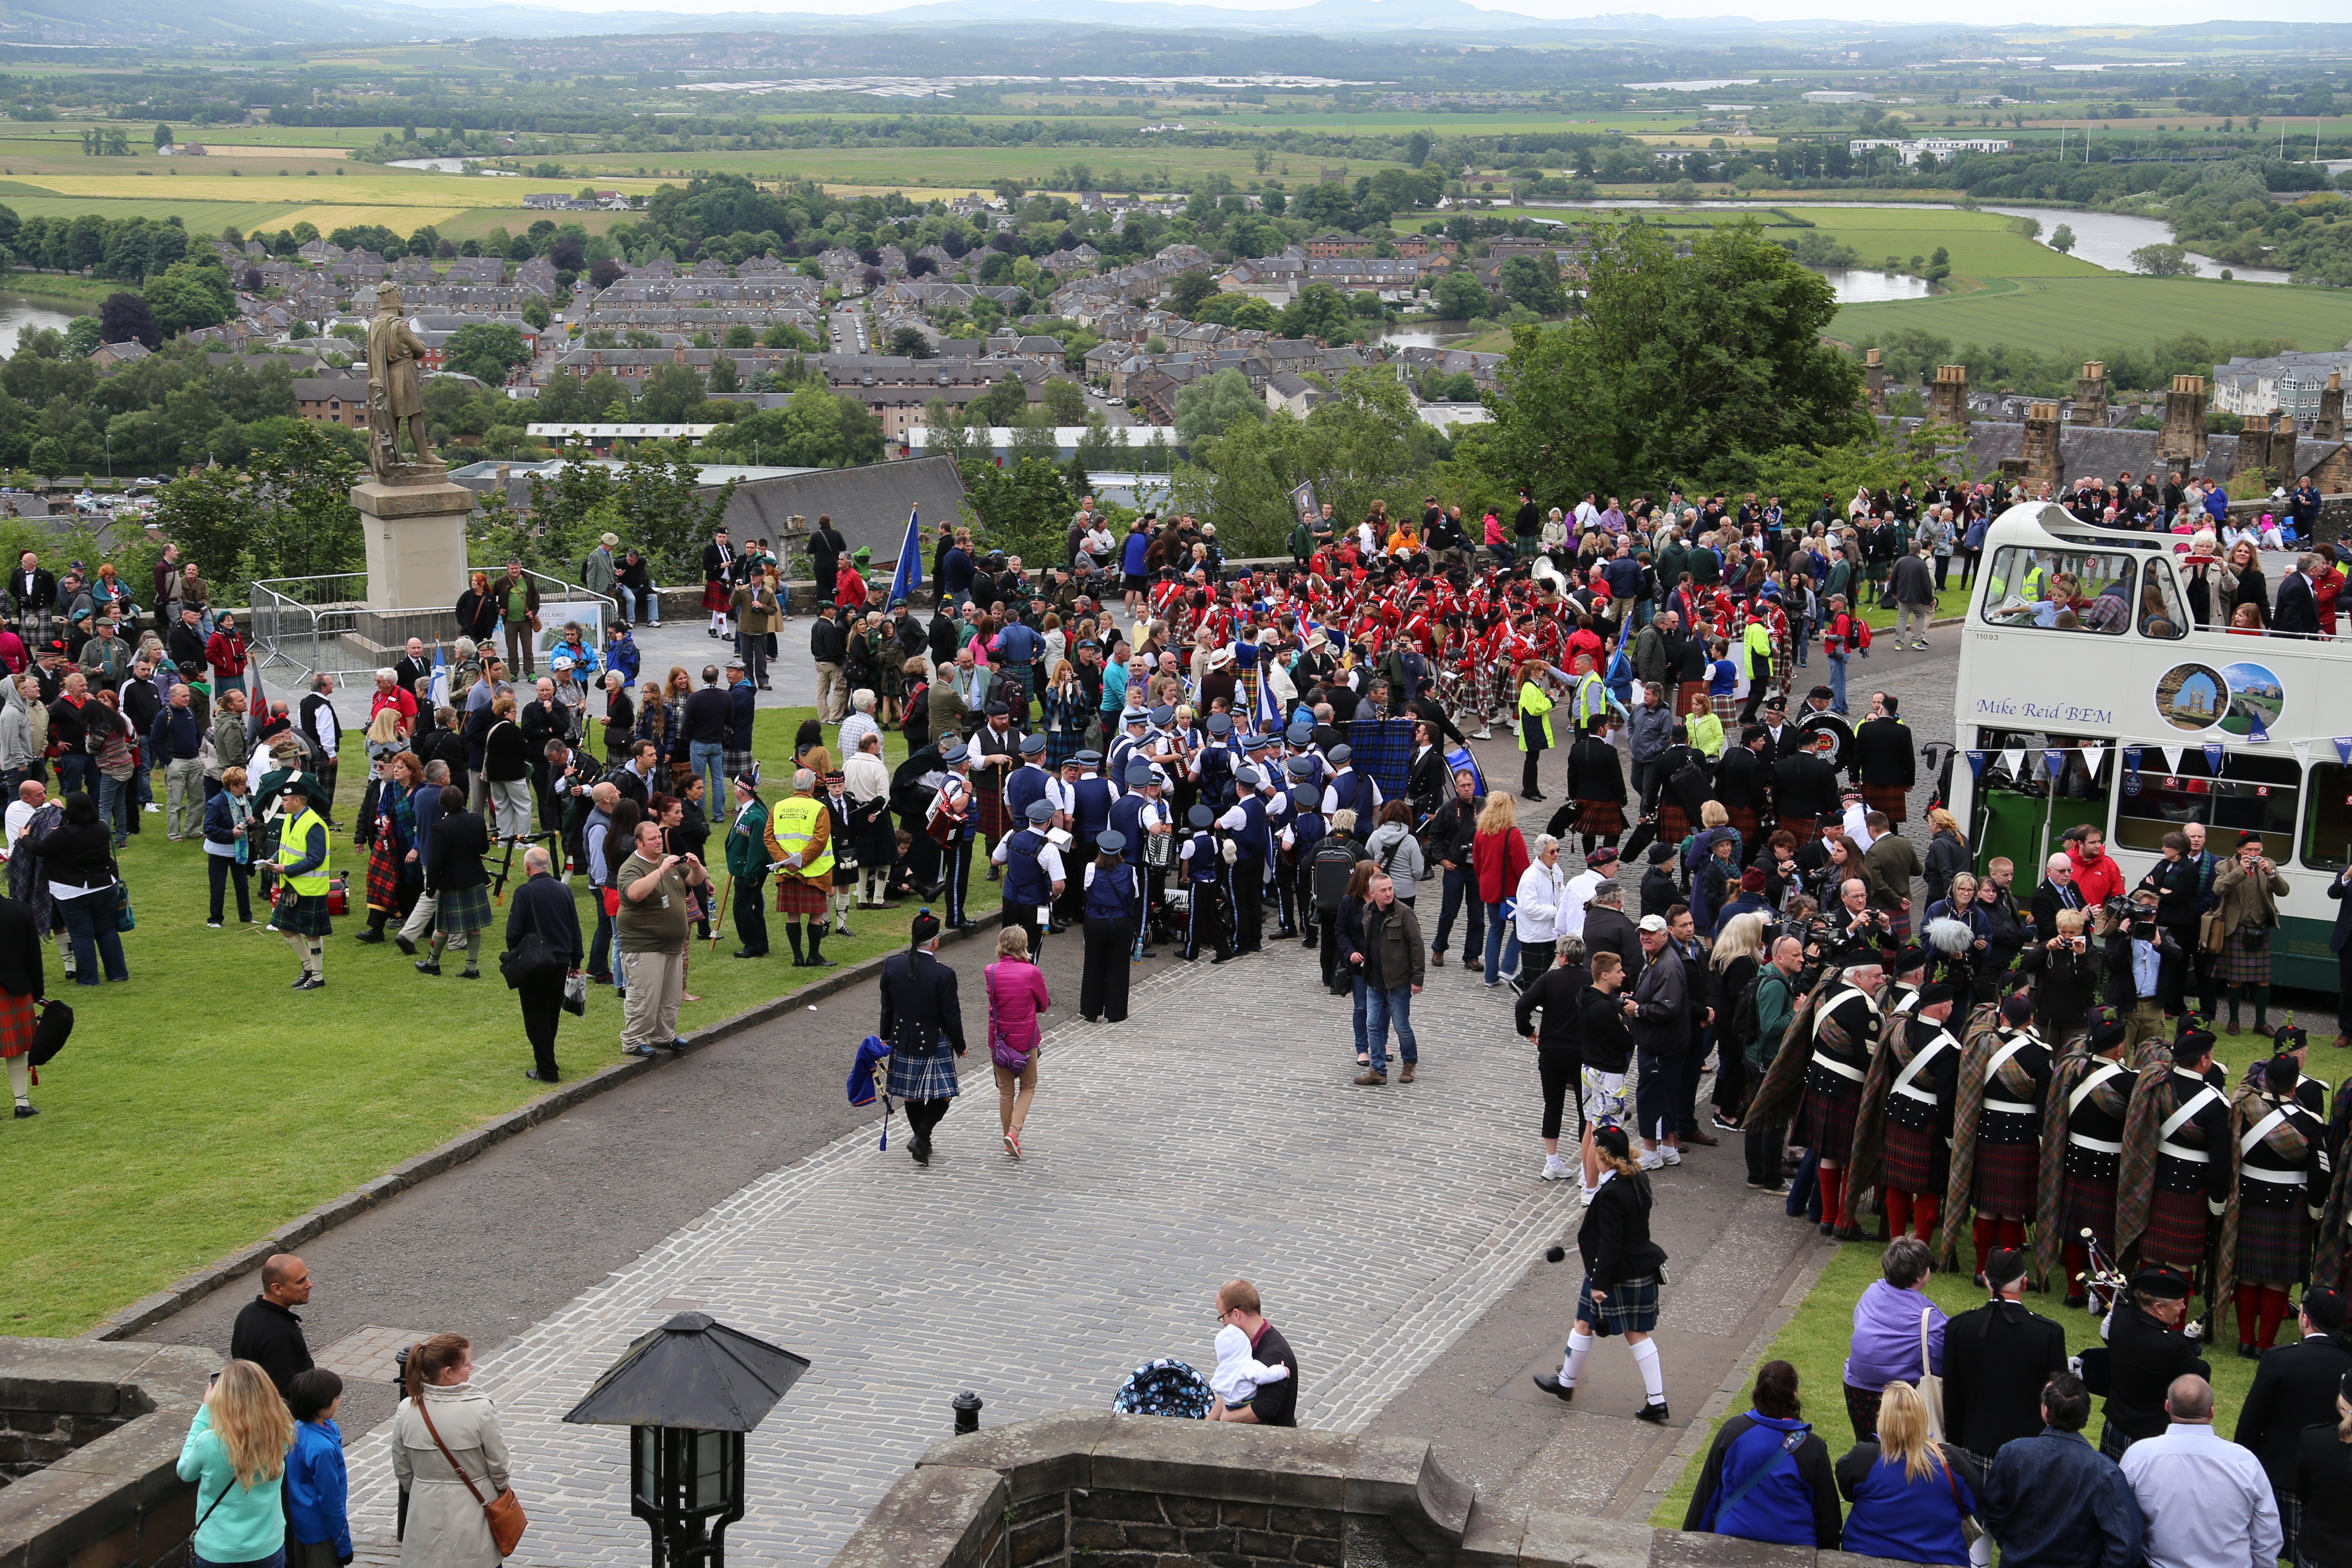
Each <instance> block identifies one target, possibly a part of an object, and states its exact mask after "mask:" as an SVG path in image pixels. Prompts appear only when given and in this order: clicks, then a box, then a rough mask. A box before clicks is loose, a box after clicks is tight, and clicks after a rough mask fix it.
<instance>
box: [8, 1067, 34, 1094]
mask: <svg viewBox="0 0 2352 1568" xmlns="http://www.w3.org/2000/svg"><path fill="white" fill-rule="evenodd" d="M8 1087H9V1088H10V1089H14V1090H16V1103H17V1104H19V1105H30V1104H32V1103H33V1096H32V1093H31V1090H32V1088H33V1058H31V1057H30V1056H13V1057H10V1058H8Z"/></svg>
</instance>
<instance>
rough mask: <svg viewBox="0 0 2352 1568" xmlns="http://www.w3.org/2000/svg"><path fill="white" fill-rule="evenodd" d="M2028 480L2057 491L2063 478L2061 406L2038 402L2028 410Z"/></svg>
mask: <svg viewBox="0 0 2352 1568" xmlns="http://www.w3.org/2000/svg"><path fill="white" fill-rule="evenodd" d="M2023 456H2024V467H2025V478H2026V479H2027V480H2028V481H2029V482H2030V483H2034V484H2044V485H2048V486H2050V487H2052V488H2053V489H2055V488H2056V487H2057V485H2058V481H2059V479H2060V477H2061V476H2060V467H2061V465H2060V463H2059V457H2058V405H2056V404H2055V403H2036V404H2034V405H2032V406H2031V407H2029V408H2027V409H2026V411H2025V451H2024V454H2023Z"/></svg>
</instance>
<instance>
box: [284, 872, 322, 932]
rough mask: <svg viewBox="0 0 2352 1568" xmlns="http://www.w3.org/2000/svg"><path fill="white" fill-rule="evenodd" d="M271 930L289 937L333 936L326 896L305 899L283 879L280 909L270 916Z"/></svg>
mask: <svg viewBox="0 0 2352 1568" xmlns="http://www.w3.org/2000/svg"><path fill="white" fill-rule="evenodd" d="M269 929H270V930H271V931H282V932H284V933H285V934H286V935H288V936H332V935H333V934H334V922H333V921H331V920H330V919H329V918H328V916H327V899H326V895H325V894H323V893H321V894H320V895H319V896H318V897H316V898H304V897H303V896H302V895H301V894H299V893H298V892H296V891H295V890H294V889H291V888H289V887H288V886H287V885H286V883H285V882H284V880H283V879H281V880H280V881H279V882H278V907H277V908H276V909H275V910H272V911H271V913H270V916H269Z"/></svg>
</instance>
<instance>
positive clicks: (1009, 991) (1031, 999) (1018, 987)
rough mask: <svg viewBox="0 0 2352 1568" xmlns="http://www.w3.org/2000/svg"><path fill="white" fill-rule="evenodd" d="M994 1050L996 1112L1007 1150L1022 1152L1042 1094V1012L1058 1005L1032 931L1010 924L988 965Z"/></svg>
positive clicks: (991, 1056)
mask: <svg viewBox="0 0 2352 1568" xmlns="http://www.w3.org/2000/svg"><path fill="white" fill-rule="evenodd" d="M986 978H987V982H988V1055H989V1059H990V1061H991V1063H992V1065H993V1067H994V1068H995V1072H996V1114H997V1119H998V1120H999V1121H1003V1123H1004V1152H1006V1153H1008V1154H1010V1155H1012V1156H1013V1158H1014V1159H1016V1160H1018V1159H1019V1158H1021V1124H1022V1123H1023V1122H1024V1121H1027V1120H1028V1119H1029V1102H1030V1101H1031V1100H1034V1099H1035V1098H1036V1095H1037V1054H1038V1050H1039V1041H1038V1032H1037V1015H1038V1014H1040V1013H1043V1012H1044V1011H1045V1009H1046V1008H1048V1007H1050V1006H1052V1005H1053V1000H1052V998H1050V997H1049V996H1047V995H1046V994H1045V975H1044V973H1041V972H1040V971H1039V970H1038V968H1037V965H1036V963H1034V961H1033V960H1032V959H1031V958H1030V956H1029V933H1028V932H1027V931H1024V930H1022V929H1021V928H1020V927H1019V926H1016V925H1008V926H1006V927H1005V928H1004V929H1003V931H1000V932H999V933H998V934H997V938H996V962H995V963H992V964H990V965H989V966H988V970H987V973H986Z"/></svg>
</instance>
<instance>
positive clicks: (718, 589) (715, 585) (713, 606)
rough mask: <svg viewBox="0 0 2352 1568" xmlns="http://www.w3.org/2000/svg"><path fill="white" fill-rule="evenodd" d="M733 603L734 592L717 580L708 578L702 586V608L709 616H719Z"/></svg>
mask: <svg viewBox="0 0 2352 1568" xmlns="http://www.w3.org/2000/svg"><path fill="white" fill-rule="evenodd" d="M734 602H735V590H734V589H732V588H730V587H729V586H728V585H727V584H725V583H724V582H722V581H721V580H719V578H716V577H712V578H709V579H708V580H707V581H705V582H704V584H702V607H703V608H704V609H705V610H707V611H709V613H710V614H712V615H714V616H715V615H719V614H721V613H722V612H724V611H725V610H726V609H727V608H728V606H730V605H732V604H733V603H734Z"/></svg>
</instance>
